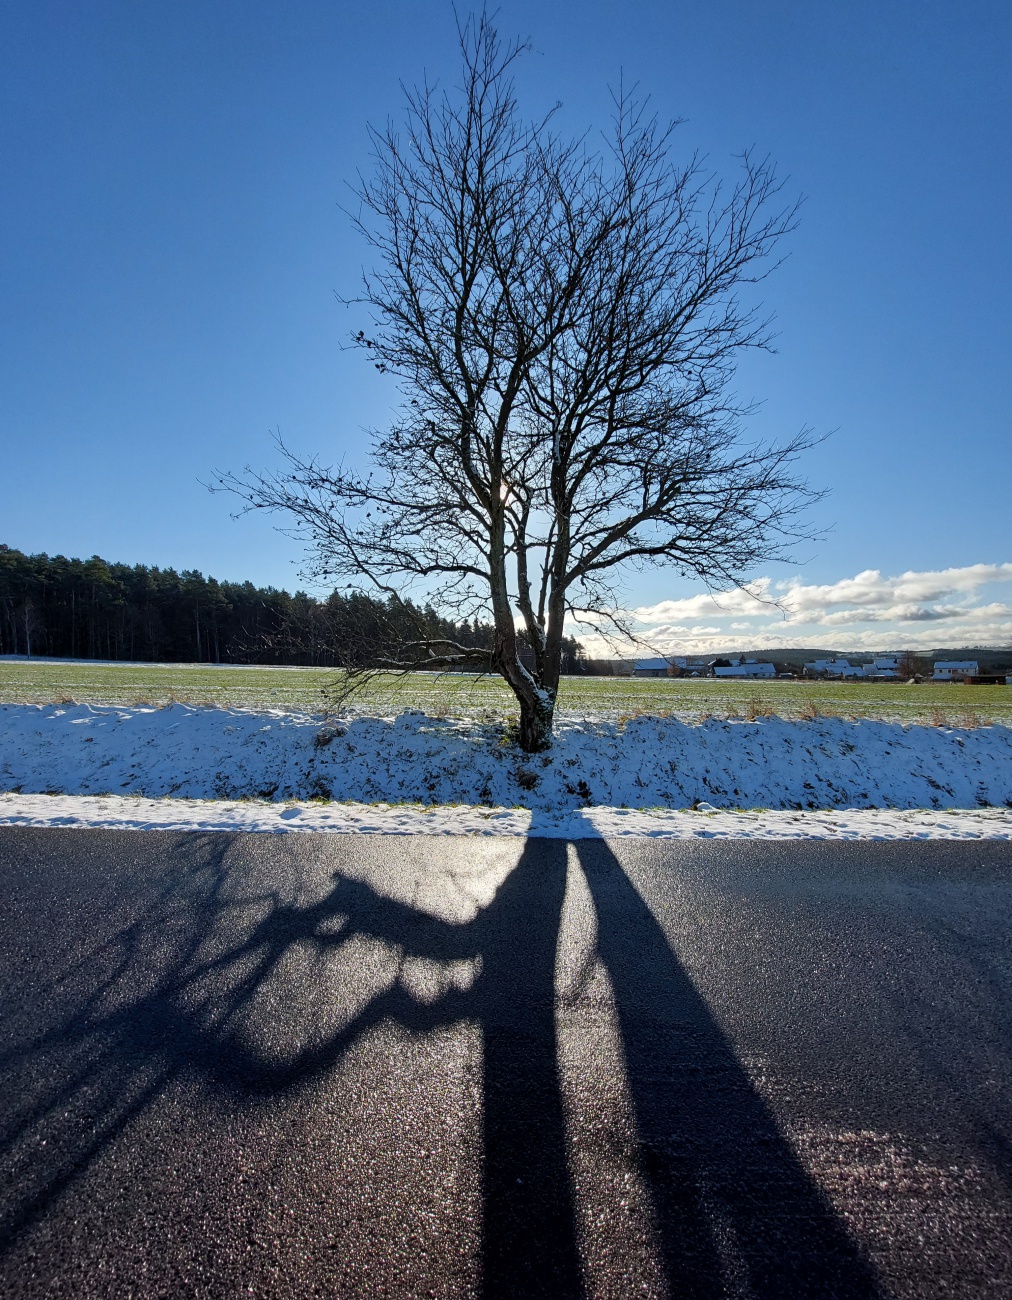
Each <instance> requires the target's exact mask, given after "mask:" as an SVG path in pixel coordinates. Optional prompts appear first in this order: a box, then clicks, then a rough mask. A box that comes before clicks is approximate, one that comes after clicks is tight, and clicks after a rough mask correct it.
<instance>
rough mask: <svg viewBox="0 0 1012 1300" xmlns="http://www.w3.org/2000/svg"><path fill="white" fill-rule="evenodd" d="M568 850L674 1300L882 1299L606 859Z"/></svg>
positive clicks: (580, 846) (617, 868)
mask: <svg viewBox="0 0 1012 1300" xmlns="http://www.w3.org/2000/svg"><path fill="white" fill-rule="evenodd" d="M576 848H577V854H578V856H579V860H580V865H581V867H582V869H583V873H584V876H585V878H586V881H587V884H588V886H589V888H590V892H591V896H592V898H593V901H594V907H595V910H596V913H597V924H598V935H597V955H598V957H599V959H600V960H601V962H602V963H603V965H604V966H605V968H606V969H607V971H608V975H609V977H610V980H611V985H612V990H613V993H614V999H615V1007H616V1013H617V1018H618V1024H619V1033H620V1038H621V1043H622V1047H623V1050H624V1055H625V1064H626V1069H627V1073H628V1087H629V1093H630V1096H631V1099H632V1103H633V1107H634V1110H635V1115H636V1122H637V1128H638V1132H639V1139H640V1157H641V1172H642V1174H643V1176H644V1178H645V1180H646V1183H647V1185H648V1187H649V1190H650V1193H651V1196H652V1199H653V1208H654V1213H655V1216H656V1222H657V1227H658V1234H659V1237H660V1243H661V1249H662V1251H663V1256H664V1268H665V1272H666V1274H667V1278H668V1282H669V1285H670V1287H671V1291H672V1294H674V1295H678V1296H683V1295H684V1296H693V1297H710V1296H713V1297H717V1296H726V1295H728V1294H744V1295H748V1296H754V1297H762V1298H764V1300H784V1298H785V1297H790V1298H791V1300H800V1298H801V1297H812V1300H816V1298H818V1300H833V1298H838V1300H843V1298H844V1297H847V1298H855V1300H856V1297H873V1296H878V1295H879V1294H881V1292H880V1289H879V1287H878V1285H877V1283H876V1280H875V1277H874V1274H873V1271H872V1269H871V1268H870V1267H869V1265H868V1264H867V1263H866V1261H865V1260H864V1259H862V1257H861V1255H860V1254H859V1252H858V1250H857V1249H856V1247H855V1246H854V1244H853V1242H852V1241H851V1240H850V1238H849V1237H848V1235H847V1233H846V1231H845V1230H844V1227H843V1225H842V1223H841V1222H840V1220H839V1219H838V1218H837V1216H836V1215H835V1213H834V1212H833V1209H832V1207H831V1206H830V1204H829V1202H828V1201H827V1199H826V1198H825V1196H824V1195H823V1194H822V1192H821V1191H820V1190H819V1188H818V1187H817V1185H816V1184H815V1183H814V1182H813V1181H812V1179H811V1178H810V1177H809V1176H808V1174H807V1173H806V1171H805V1170H804V1168H803V1166H802V1165H801V1163H800V1162H799V1160H798V1158H797V1156H796V1155H795V1153H794V1151H793V1149H792V1148H791V1146H790V1144H789V1142H788V1141H787V1140H786V1138H785V1137H784V1135H783V1134H782V1132H781V1131H780V1128H779V1127H778V1125H777V1123H776V1121H775V1119H774V1116H773V1114H772V1113H771V1111H770V1109H769V1107H768V1106H767V1105H766V1103H765V1102H764V1100H763V1099H762V1097H761V1096H760V1095H759V1093H758V1092H757V1091H756V1088H755V1086H754V1085H753V1083H752V1081H751V1079H750V1078H749V1076H748V1074H747V1072H746V1071H745V1069H744V1068H743V1066H742V1064H741V1062H740V1061H739V1059H738V1057H737V1055H736V1053H735V1050H734V1048H733V1046H732V1044H731V1043H730V1042H729V1040H728V1038H727V1037H726V1035H725V1033H724V1031H723V1030H722V1029H721V1027H720V1026H719V1024H718V1023H717V1021H716V1019H715V1017H714V1015H713V1013H712V1012H711V1010H710V1009H709V1007H708V1006H707V1004H706V1002H705V1000H704V999H703V998H702V997H701V996H700V994H699V993H698V991H697V990H696V988H695V986H694V984H693V983H692V980H691V979H690V977H689V975H688V974H687V972H686V970H685V968H684V967H683V965H682V964H681V962H680V961H679V960H678V957H677V956H676V954H675V953H674V951H673V950H672V947H671V945H670V943H669V941H668V938H667V936H666V935H665V933H664V931H663V929H662V928H661V926H660V924H659V923H658V921H657V919H656V918H655V916H654V914H653V913H652V912H651V910H650V908H649V907H648V906H647V904H646V902H645V901H644V900H643V898H642V897H641V896H640V894H639V893H638V892H637V890H636V888H635V886H634V885H633V883H632V881H631V880H630V878H629V876H628V875H627V874H626V872H625V871H624V870H623V868H622V866H621V864H620V863H619V861H618V860H617V858H616V857H615V855H614V854H613V853H612V851H611V850H610V849H609V848H608V846H607V844H605V843H604V842H603V841H599V840H581V841H578V842H577V845H576Z"/></svg>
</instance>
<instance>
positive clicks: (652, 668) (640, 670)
mask: <svg viewBox="0 0 1012 1300" xmlns="http://www.w3.org/2000/svg"><path fill="white" fill-rule="evenodd" d="M668 666H669V665H668V661H667V660H666V659H637V660H636V662H635V663H634V664H633V671H632V675H633V676H634V677H667V675H668Z"/></svg>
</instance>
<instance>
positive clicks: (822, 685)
mask: <svg viewBox="0 0 1012 1300" xmlns="http://www.w3.org/2000/svg"><path fill="white" fill-rule="evenodd" d="M338 676H339V675H338V674H337V673H335V672H334V671H333V670H331V669H320V668H235V667H220V668H219V667H214V666H208V665H206V664H142V665H138V664H96V663H73V662H59V663H52V662H46V661H34V662H33V661H30V660H7V661H0V703H7V704H50V703H59V702H69V701H73V702H76V703H81V704H83V703H88V704H154V705H163V704H169V703H171V702H173V701H175V700H178V701H180V702H181V703H186V704H198V705H218V706H222V707H225V706H232V707H238V708H276V709H298V710H302V709H305V710H309V711H312V712H320V711H323V709H324V708H325V704H326V697H325V691H326V690H327V688H328V687H332V686H333V684H334V682H335V681H336V680H337V678H338ZM348 707H350V709H352V710H353V711H355V712H376V713H383V714H388V713H396V712H399V711H401V710H402V709H409V708H415V709H422V710H423V711H424V712H426V713H431V714H436V715H447V716H451V717H474V716H479V717H488V716H494V717H500V718H506V717H510V716H512V715H513V714H514V712H515V706H514V703H513V699H512V696H511V695H510V694H509V692H508V691H507V689H506V687H505V686H504V685H503V684H502V683H501V682H500V681H499V680H498V679H497V678H490V677H486V678H477V679H476V678H474V677H471V676H457V675H447V674H431V673H413V674H411V675H409V676H404V677H402V676H397V675H395V674H384V675H382V676H379V677H376V678H374V679H373V680H372V681H371V682H370V683H369V684H368V685H367V686H366V687H365V688H364V689H363V690H362V691H361V692H360V693H359V694H357V695H356V696H355V697H354V698H353V700H352V701H351V703H350V705H349V706H348ZM559 708H560V711H561V712H563V713H565V714H568V715H570V716H574V715H581V714H584V715H585V714H595V715H601V714H605V715H609V716H613V717H614V716H629V715H635V714H637V713H649V714H675V715H677V716H679V717H685V718H693V719H696V718H700V717H703V716H707V715H713V716H715V717H750V716H757V715H761V714H763V713H774V714H777V715H779V716H781V717H785V718H797V717H803V716H811V715H812V713H813V712H817V713H820V714H824V715H837V716H840V717H862V718H883V719H890V720H899V721H903V722H928V723H935V724H940V725H956V726H975V725H979V724H981V723H986V722H1001V723H1004V724H1005V725H1007V726H1010V725H1012V688H1010V687H1008V686H963V685H949V684H939V685H920V686H914V685H909V686H908V685H900V684H898V683H897V684H893V683H888V682H884V683H883V682H877V683H871V682H869V683H858V682H852V683H844V682H807V681H797V682H791V681H774V682H761V683H760V682H729V681H720V682H718V681H715V680H713V679H711V678H699V679H687V680H677V679H670V680H669V679H665V678H661V679H646V680H633V679H631V678H620V677H569V678H565V679H564V680H563V684H562V689H561V691H560V695H559Z"/></svg>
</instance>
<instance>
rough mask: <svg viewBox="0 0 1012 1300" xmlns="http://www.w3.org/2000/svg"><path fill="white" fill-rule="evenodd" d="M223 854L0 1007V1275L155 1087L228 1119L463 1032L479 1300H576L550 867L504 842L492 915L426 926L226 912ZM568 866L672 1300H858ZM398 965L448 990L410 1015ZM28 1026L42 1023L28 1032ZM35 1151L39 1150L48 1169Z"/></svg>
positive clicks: (602, 908) (386, 903)
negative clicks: (304, 1006) (338, 1004)
mask: <svg viewBox="0 0 1012 1300" xmlns="http://www.w3.org/2000/svg"><path fill="white" fill-rule="evenodd" d="M168 839H169V837H163V839H162V843H163V845H164V844H166V842H167V841H168ZM232 842H233V841H232V837H226V836H207V837H203V836H193V835H191V836H189V837H179V838H178V839H176V840H175V842H174V844H173V847H172V848H171V849H170V850H169V852H168V855H167V858H166V859H165V861H164V865H163V869H162V870H161V872H160V873H158V872H155V873H152V874H151V875H150V876H149V877H145V881H146V883H145V885H144V887H143V888H144V890H145V891H146V893H145V895H144V898H143V900H142V902H141V904H140V905H139V906H137V907H134V908H132V910H131V911H130V915H129V917H128V919H127V921H126V923H124V924H122V925H120V927H119V929H116V930H114V932H112V933H111V934H110V935H108V936H106V937H104V938H102V939H101V941H100V942H97V943H96V945H93V947H92V948H90V949H87V950H85V951H83V952H82V951H73V952H72V951H71V950H69V949H68V952H67V954H66V956H65V957H64V958H63V959H62V961H61V962H59V963H57V967H56V968H51V969H50V971H49V973H48V982H47V983H46V986H45V988H41V987H39V985H38V984H36V985H35V986H34V987H32V986H31V985H30V981H29V987H28V988H27V989H26V988H24V987H22V988H21V990H20V993H19V995H18V996H20V997H21V998H22V999H25V1008H26V1010H25V1013H24V1015H23V1016H22V1019H21V1020H20V1021H19V1020H18V1017H17V1015H15V1018H14V1025H15V1029H16V1030H17V1032H15V1033H13V1035H12V1036H11V1037H10V1039H9V1046H8V1047H7V1048H6V1050H4V1051H3V1052H0V1073H2V1072H4V1071H6V1076H7V1078H8V1080H13V1083H12V1084H11V1088H12V1091H11V1092H10V1093H9V1094H8V1096H9V1097H10V1098H11V1101H12V1104H11V1105H10V1106H9V1107H8V1108H6V1110H5V1120H4V1122H3V1124H2V1125H0V1152H2V1154H3V1157H4V1159H5V1161H6V1162H8V1164H9V1166H10V1167H11V1169H12V1175H13V1176H11V1177H9V1178H8V1187H9V1188H10V1189H12V1191H13V1195H8V1196H7V1197H6V1200H7V1205H6V1207H5V1213H4V1216H3V1219H2V1221H0V1253H2V1252H3V1251H4V1250H6V1249H9V1247H10V1245H11V1244H12V1243H13V1242H14V1241H16V1240H17V1239H18V1238H19V1236H20V1235H21V1234H22V1233H23V1232H24V1231H25V1230H26V1229H27V1228H28V1227H29V1226H30V1225H31V1224H32V1223H34V1222H35V1221H36V1220H37V1219H38V1218H39V1216H40V1215H42V1214H43V1213H44V1212H45V1211H46V1210H47V1209H48V1207H50V1206H51V1205H52V1204H53V1203H54V1201H55V1200H56V1199H57V1198H58V1197H59V1195H60V1194H61V1193H62V1192H63V1191H64V1190H66V1189H67V1188H68V1187H70V1185H71V1184H72V1183H74V1182H75V1181H76V1180H77V1179H78V1178H79V1176H80V1175H81V1174H82V1173H84V1172H85V1171H86V1170H87V1169H88V1168H89V1167H90V1166H91V1165H92V1164H93V1163H94V1162H95V1161H96V1160H97V1159H98V1158H99V1157H100V1156H101V1155H102V1153H103V1152H104V1151H105V1150H106V1149H107V1148H109V1147H110V1146H111V1145H112V1144H113V1143H115V1141H116V1140H117V1139H118V1138H119V1137H120V1135H121V1134H122V1133H123V1132H124V1130H125V1129H126V1127H127V1126H128V1125H129V1124H130V1123H131V1122H132V1121H133V1120H135V1119H136V1118H137V1117H138V1116H139V1115H141V1114H142V1113H143V1112H144V1110H145V1109H146V1108H147V1107H148V1106H150V1105H151V1104H152V1103H153V1101H154V1099H156V1098H157V1097H158V1096H159V1095H160V1094H161V1093H162V1092H163V1091H164V1090H165V1089H166V1088H167V1087H168V1086H169V1085H170V1084H171V1083H172V1082H173V1081H174V1080H179V1079H181V1078H184V1077H186V1078H196V1079H198V1080H199V1081H200V1082H201V1084H202V1085H203V1086H204V1087H205V1088H206V1089H209V1090H210V1091H211V1093H212V1094H217V1095H219V1096H220V1097H222V1098H225V1099H228V1101H229V1104H232V1105H235V1104H239V1105H245V1104H256V1103H258V1102H261V1101H264V1100H266V1101H274V1100H277V1099H283V1098H284V1097H286V1096H294V1095H296V1094H297V1093H298V1092H299V1090H300V1089H302V1088H304V1087H306V1086H308V1085H312V1084H313V1083H314V1082H318V1081H320V1080H322V1079H325V1078H326V1077H327V1076H328V1075H329V1074H330V1072H332V1071H333V1070H334V1069H335V1068H337V1067H339V1066H340V1065H341V1062H342V1061H343V1060H344V1059H345V1057H346V1055H347V1053H348V1052H349V1050H350V1049H351V1048H353V1047H354V1046H355V1045H357V1044H359V1043H361V1042H362V1041H363V1040H364V1039H365V1038H366V1036H367V1035H368V1034H369V1032H370V1031H371V1030H373V1029H375V1028H377V1027H379V1026H382V1025H385V1024H390V1023H393V1024H396V1025H400V1026H402V1027H403V1028H404V1029H407V1030H409V1031H414V1032H417V1033H424V1032H426V1031H429V1030H432V1029H435V1028H438V1027H440V1026H449V1025H455V1024H458V1023H460V1022H472V1023H474V1024H476V1025H478V1026H479V1027H480V1029H481V1034H482V1040H483V1102H482V1123H483V1130H484V1131H483V1151H484V1167H483V1191H482V1195H483V1225H484V1227H483V1248H482V1249H483V1284H482V1285H483V1291H484V1294H485V1295H486V1296H516V1297H524V1296H540V1295H543V1296H557V1297H562V1296H577V1295H582V1294H583V1293H584V1289H585V1281H584V1274H583V1270H582V1266H581V1258H580V1249H579V1241H578V1226H577V1222H578V1219H577V1214H576V1208H575V1204H574V1189H573V1183H572V1175H571V1171H570V1168H569V1163H568V1155H567V1131H566V1119H567V1117H566V1113H565V1109H564V1100H563V1087H562V1081H561V1078H560V1071H559V1053H558V1041H557V1027H556V1018H557V1013H558V1007H557V996H556V960H557V947H558V942H559V930H560V924H561V918H562V914H563V902H564V899H565V894H566V883H567V872H568V870H569V862H568V852H567V845H566V844H565V843H564V842H562V841H551V840H534V839H532V840H529V841H527V843H526V845H525V847H524V849H523V852H522V854H521V855H520V860H519V862H518V863H517V865H516V866H515V867H514V868H513V870H512V871H510V872H509V873H508V874H507V875H506V876H505V878H504V879H503V881H502V883H501V884H500V885H499V887H498V889H497V891H496V892H495V894H494V897H492V899H491V901H489V902H487V905H485V906H483V907H479V908H478V909H477V910H475V911H474V912H473V914H472V915H470V916H467V917H462V918H461V919H460V920H451V921H448V920H446V919H443V918H441V917H440V916H438V915H433V914H432V913H431V912H427V911H423V910H419V908H418V907H415V906H413V905H411V904H410V903H406V902H403V901H399V900H398V899H396V898H392V897H388V896H386V895H384V894H381V893H380V892H378V891H377V889H375V888H373V887H372V886H371V885H370V884H367V883H363V881H361V880H358V879H350V878H349V877H347V876H346V875H336V876H335V877H334V878H333V879H332V880H331V881H330V883H329V884H327V885H325V887H324V888H323V889H322V890H317V891H316V893H315V894H314V895H313V896H311V897H300V896H298V895H297V894H296V895H292V894H291V893H285V892H284V891H280V890H275V889H272V888H270V887H264V886H260V887H258V888H256V889H253V890H250V889H246V890H245V891H239V893H238V894H237V893H236V892H235V889H234V883H235V875H236V871H235V869H234V867H233V865H231V864H230V856H229V853H230V845H231V843H232ZM387 843H388V845H390V852H391V853H393V852H394V851H395V848H394V846H396V851H397V852H398V853H400V854H402V855H403V853H404V852H405V847H406V842H401V841H388V842H387ZM576 851H577V854H578V858H579V862H580V865H581V867H582V870H583V872H584V874H585V876H586V879H587V882H588V885H589V888H590V892H591V896H592V898H593V901H594V906H595V909H596V912H597V923H598V925H597V928H598V938H597V957H598V958H599V959H600V961H601V962H603V964H604V966H605V967H606V968H607V971H608V975H609V977H610V981H611V985H612V988H613V991H614V998H615V1008H616V1013H617V1019H618V1024H619V1033H620V1038H621V1041H622V1045H623V1048H624V1052H625V1060H626V1068H627V1072H628V1091H629V1094H630V1097H631V1099H632V1103H633V1107H634V1110H635V1118H636V1122H637V1126H638V1132H639V1139H640V1150H639V1159H640V1165H641V1175H642V1178H643V1181H644V1183H645V1185H646V1187H647V1188H648V1190H649V1192H650V1194H651V1196H652V1199H653V1210H654V1217H655V1221H656V1224H657V1231H658V1234H659V1238H660V1242H661V1246H662V1251H663V1267H664V1270H665V1272H666V1275H667V1283H668V1285H669V1287H670V1290H671V1292H672V1294H676V1295H691V1296H723V1295H733V1294H744V1295H751V1296H759V1297H769V1300H773V1297H776V1298H777V1300H782V1298H783V1297H788V1296H789V1297H801V1296H813V1297H814V1296H819V1297H827V1298H828V1297H857V1296H872V1295H875V1294H877V1291H876V1288H875V1284H874V1280H873V1278H872V1275H871V1273H870V1271H869V1269H868V1268H867V1266H866V1265H865V1264H864V1263H863V1262H862V1260H861V1259H860V1257H859V1255H858V1252H857V1251H856V1249H855V1248H854V1247H853V1245H852V1244H851V1243H850V1242H849V1240H848V1238H847V1236H846V1233H845V1232H844V1230H843V1228H842V1226H841V1225H840V1223H839V1222H838V1220H837V1219H836V1218H835V1216H834V1214H833V1212H832V1210H831V1208H830V1206H829V1204H828V1203H827V1201H826V1200H825V1199H824V1198H823V1196H822V1195H821V1193H820V1192H819V1191H818V1189H817V1188H816V1186H815V1185H814V1184H813V1183H812V1182H811V1181H810V1179H809V1178H808V1177H807V1175H806V1173H805V1171H804V1170H803V1168H802V1167H801V1165H800V1163H799V1162H798V1160H797V1159H796V1157H795V1155H794V1154H793V1152H792V1150H791V1147H790V1145H789V1143H788V1142H787V1141H786V1140H785V1138H784V1137H783V1135H782V1134H781V1132H780V1131H779V1129H778V1127H777V1125H776V1123H775V1121H774V1119H773V1117H772V1115H771V1114H770V1112H769V1110H768V1109H767V1107H766V1106H765V1104H764V1102H763V1101H762V1099H761V1098H760V1097H759V1095H758V1094H757V1092H756V1091H755V1089H754V1087H753V1085H752V1083H751V1081H750V1079H749V1078H748V1075H747V1074H746V1072H745V1071H744V1069H743V1068H742V1066H741V1064H740V1063H739V1062H738V1060H737V1058H736V1056H735V1053H734V1050H733V1048H732V1047H731V1045H730V1044H729V1042H728V1040H727V1039H726V1037H725V1035H724V1034H723V1032H722V1030H721V1029H720V1027H719V1025H718V1024H717V1022H716V1021H715V1019H714V1018H713V1016H712V1014H711V1012H710V1011H709V1009H708V1008H707V1006H706V1004H705V1002H704V1001H703V999H702V998H701V997H700V996H699V994H698V993H697V992H696V990H695V988H694V986H693V984H692V982H691V980H690V979H689V977H688V976H687V974H686V973H685V971H684V970H683V968H682V966H681V965H680V963H679V962H678V960H677V958H676V957H675V955H674V954H673V953H672V951H671V948H670V946H669V944H668V941H667V939H666V937H665V935H664V932H663V931H662V929H661V927H660V926H659V924H658V923H657V921H656V920H655V918H654V916H653V915H652V913H651V912H650V909H649V908H648V907H647V905H646V904H645V903H644V902H643V900H642V899H641V897H640V895H639V894H638V893H637V892H636V890H635V889H634V888H633V886H632V884H631V882H630V880H629V878H628V876H627V875H626V873H625V872H624V871H623V869H622V868H621V866H620V864H619V863H618V861H617V860H616V858H615V857H614V855H613V854H612V853H611V852H610V850H609V849H608V848H607V847H606V846H605V845H604V844H603V843H600V842H592V841H581V842H580V843H579V844H578V845H577V846H576ZM363 943H366V944H373V945H375V951H376V952H378V953H379V954H380V955H381V956H382V957H383V960H384V961H386V963H387V964H386V966H383V965H382V962H380V965H379V967H377V969H380V972H381V973H380V976H376V977H375V980H374V984H373V985H368V983H367V984H366V986H363V988H360V989H358V991H357V1001H354V1000H353V1003H352V1004H351V1006H350V1009H349V1010H347V1012H346V1013H342V1014H341V1015H340V1016H335V1014H334V1012H333V1007H332V999H324V1000H323V1002H321V1003H320V1004H319V1010H314V1009H313V1007H314V1004H313V1002H312V999H311V998H310V997H309V996H308V994H307V989H310V988H312V987H313V985H312V984H310V983H307V978H309V979H315V980H316V981H317V982H318V983H319V982H321V981H322V983H324V984H325V983H326V980H325V978H324V976H325V975H326V972H327V971H328V970H329V969H331V968H332V967H333V965H334V963H337V962H341V961H343V962H344V963H345V966H344V968H343V969H344V970H346V971H347V972H348V980H349V981H350V982H351V983H352V984H354V981H355V979H356V978H357V974H356V972H357V965H356V963H357V961H358V959H357V956H356V954H357V953H358V952H359V947H356V945H361V944H363ZM377 960H379V959H378V958H377ZM412 962H416V963H417V962H422V963H428V964H429V967H430V968H431V969H432V970H434V971H436V972H439V971H451V972H452V971H463V972H465V975H466V978H463V977H462V978H459V979H449V978H448V979H444V980H443V982H442V983H441V984H438V986H437V987H434V988H430V989H429V990H428V992H427V993H426V995H425V996H420V995H419V992H418V988H417V987H415V986H413V985H412V983H411V980H410V979H408V978H406V974H407V972H408V971H409V969H410V966H411V963H412ZM328 963H330V965H329V966H328ZM374 964H375V963H374ZM307 971H309V972H312V971H315V972H316V975H315V976H312V975H310V976H309V977H307ZM342 978H343V977H342ZM33 999H34V1003H33ZM307 1001H308V1003H309V1006H310V1011H309V1013H308V1018H307V1015H306V1014H305V1013H303V1015H302V1019H301V1021H300V1020H299V1016H298V1011H297V1008H298V1007H299V1005H300V1003H306V1002H307ZM33 1005H35V1006H37V1008H38V1011H39V1014H40V1016H41V1019H40V1020H39V1021H38V1023H36V1024H35V1025H34V1026H33V1027H32V1028H31V1029H30V1030H28V1029H25V1028H24V1024H25V1023H26V1017H27V1019H29V1020H30V1017H31V1014H32V1010H31V1009H32V1006H33ZM265 1025H266V1026H268V1027H269V1028H270V1029H271V1031H272V1033H274V1031H276V1033H275V1036H274V1038H273V1039H272V1041H270V1042H268V1041H267V1037H268V1035H266V1033H265V1029H264V1026H265ZM43 1132H47V1133H48V1134H49V1136H50V1138H52V1139H55V1140H53V1141H52V1145H51V1146H50V1147H49V1150H48V1152H44V1151H42V1150H41V1148H40V1144H39V1141H37V1139H38V1138H40V1136H41V1134H42V1133H43ZM28 1148H30V1151H31V1155H30V1160H29V1158H28V1157H26V1156H25V1151H26V1149H28Z"/></svg>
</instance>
